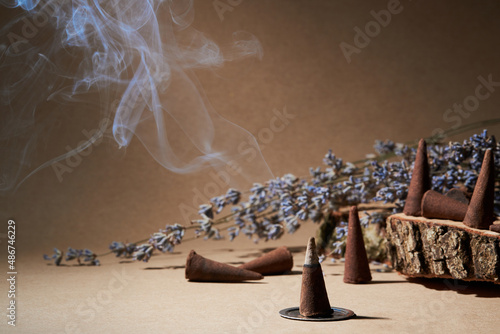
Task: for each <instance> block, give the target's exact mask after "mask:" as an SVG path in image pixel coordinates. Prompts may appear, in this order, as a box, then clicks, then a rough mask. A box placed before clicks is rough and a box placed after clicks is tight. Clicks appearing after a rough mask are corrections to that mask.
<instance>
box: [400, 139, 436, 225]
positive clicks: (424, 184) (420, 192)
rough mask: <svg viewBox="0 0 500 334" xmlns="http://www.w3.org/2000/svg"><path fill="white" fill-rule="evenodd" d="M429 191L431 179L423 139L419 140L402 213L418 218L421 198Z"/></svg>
mask: <svg viewBox="0 0 500 334" xmlns="http://www.w3.org/2000/svg"><path fill="white" fill-rule="evenodd" d="M429 189H431V179H430V176H429V161H428V160H427V145H426V144H425V140H424V139H420V141H419V142H418V149H417V155H416V157H415V163H414V165H413V173H412V175H411V181H410V187H409V188H408V197H407V198H406V203H405V207H404V208H403V213H404V214H405V215H408V216H420V215H421V202H422V197H423V196H424V193H425V192H426V191H427V190H429Z"/></svg>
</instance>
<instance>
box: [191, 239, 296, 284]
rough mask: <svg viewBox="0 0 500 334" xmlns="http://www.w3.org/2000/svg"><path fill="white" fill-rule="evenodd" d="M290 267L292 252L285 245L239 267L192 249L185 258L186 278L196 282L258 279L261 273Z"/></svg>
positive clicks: (261, 276) (291, 265) (281, 272)
mask: <svg viewBox="0 0 500 334" xmlns="http://www.w3.org/2000/svg"><path fill="white" fill-rule="evenodd" d="M292 267H293V256H292V253H291V252H290V251H289V250H288V248H286V247H285V246H283V247H279V248H276V249H275V250H273V251H271V252H268V253H266V254H264V255H262V256H261V257H259V258H257V259H255V260H252V261H250V262H248V263H245V264H243V265H241V266H239V267H234V266H231V265H229V264H225V263H221V262H217V261H214V260H210V259H207V258H204V257H203V256H201V255H199V254H197V253H196V252H195V251H194V250H192V251H191V252H190V253H189V255H188V257H187V260H186V279H188V280H190V281H196V282H241V281H249V280H260V279H262V278H263V275H279V274H284V273H287V272H289V271H291V269H292Z"/></svg>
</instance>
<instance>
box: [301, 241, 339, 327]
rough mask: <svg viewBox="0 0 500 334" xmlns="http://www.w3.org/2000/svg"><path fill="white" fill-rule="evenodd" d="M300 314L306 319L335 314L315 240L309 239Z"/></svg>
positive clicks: (303, 269)
mask: <svg viewBox="0 0 500 334" xmlns="http://www.w3.org/2000/svg"><path fill="white" fill-rule="evenodd" d="M299 312H300V314H301V315H303V316H305V317H321V316H330V315H331V314H332V313H333V311H332V308H331V307H330V301H329V300H328V294H327V293H326V287H325V280H324V279H323V271H322V270H321V264H320V263H319V259H318V254H317V253H316V242H315V241H314V238H310V239H309V243H308V244H307V250H306V260H305V262H304V267H303V268H302V288H301V290H300V305H299Z"/></svg>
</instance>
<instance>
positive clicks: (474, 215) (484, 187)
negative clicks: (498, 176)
mask: <svg viewBox="0 0 500 334" xmlns="http://www.w3.org/2000/svg"><path fill="white" fill-rule="evenodd" d="M494 197H495V162H494V159H493V151H492V150H491V149H488V150H486V152H485V154H484V159H483V164H482V165H481V172H479V177H478V178H477V182H476V186H475V187H474V192H473V193H472V198H471V200H470V204H469V208H468V210H467V213H466V215H465V218H464V224H465V225H467V226H470V227H473V228H479V229H488V227H489V226H490V225H491V224H492V223H493V222H494V221H495V214H494V212H493V206H494Z"/></svg>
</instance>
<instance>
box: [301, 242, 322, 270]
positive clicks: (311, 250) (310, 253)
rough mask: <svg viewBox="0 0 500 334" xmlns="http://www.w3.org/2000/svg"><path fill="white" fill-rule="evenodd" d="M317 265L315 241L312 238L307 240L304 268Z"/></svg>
mask: <svg viewBox="0 0 500 334" xmlns="http://www.w3.org/2000/svg"><path fill="white" fill-rule="evenodd" d="M317 265H319V257H318V253H317V252H316V241H315V240H314V238H313V237H311V238H309V242H308V243H307V250H306V259H305V261H304V266H317Z"/></svg>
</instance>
